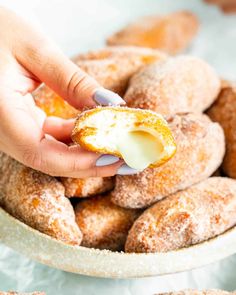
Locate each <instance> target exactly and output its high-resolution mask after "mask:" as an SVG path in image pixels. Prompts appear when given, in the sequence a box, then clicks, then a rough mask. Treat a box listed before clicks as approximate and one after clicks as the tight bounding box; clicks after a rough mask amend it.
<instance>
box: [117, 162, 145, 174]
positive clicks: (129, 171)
mask: <svg viewBox="0 0 236 295" xmlns="http://www.w3.org/2000/svg"><path fill="white" fill-rule="evenodd" d="M139 172H141V171H139V170H136V169H133V168H131V167H129V166H128V165H127V164H124V165H122V166H120V168H119V169H118V170H117V172H116V174H118V175H132V174H137V173H139Z"/></svg>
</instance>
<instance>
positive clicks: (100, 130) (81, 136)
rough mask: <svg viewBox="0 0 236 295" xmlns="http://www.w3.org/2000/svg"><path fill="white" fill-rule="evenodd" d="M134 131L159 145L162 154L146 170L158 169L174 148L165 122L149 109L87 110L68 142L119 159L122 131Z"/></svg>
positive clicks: (99, 108)
mask: <svg viewBox="0 0 236 295" xmlns="http://www.w3.org/2000/svg"><path fill="white" fill-rule="evenodd" d="M134 130H136V131H140V130H142V131H145V132H148V133H150V134H152V135H153V136H155V137H157V138H158V139H159V140H160V141H161V142H162V145H163V151H162V153H161V155H160V157H159V159H158V160H157V161H156V162H155V163H152V164H151V165H150V167H156V166H159V165H161V164H162V163H164V162H166V161H167V160H169V159H170V158H171V157H172V156H173V155H174V153H175V150H176V146H175V142H174V139H173V136H172V134H171V131H170V129H169V127H168V124H167V122H166V121H165V119H164V118H163V117H162V116H161V115H159V114H157V113H155V112H153V111H149V110H141V109H131V108H127V107H112V106H111V107H97V108H95V109H92V110H88V111H86V112H83V113H81V114H80V115H79V116H78V118H77V120H76V123H75V127H74V129H73V131H72V139H73V141H74V142H75V143H76V144H79V145H80V146H81V147H83V148H84V149H87V150H90V151H93V152H100V153H103V154H112V155H115V156H117V157H121V158H122V154H121V153H120V150H119V147H118V144H119V142H121V141H122V140H123V134H124V133H125V132H126V133H127V132H130V131H134Z"/></svg>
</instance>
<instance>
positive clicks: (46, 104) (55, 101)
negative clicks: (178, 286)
mask: <svg viewBox="0 0 236 295" xmlns="http://www.w3.org/2000/svg"><path fill="white" fill-rule="evenodd" d="M33 97H34V100H35V103H36V105H37V106H38V107H39V108H41V109H42V110H43V111H44V112H45V113H46V115H47V116H56V117H60V118H63V119H70V118H75V117H76V116H77V115H78V114H79V111H78V110H76V109H75V108H73V107H72V106H71V105H69V104H68V103H67V102H66V101H65V100H64V99H63V98H61V97H60V96H59V95H57V94H56V93H55V92H54V91H53V90H51V89H50V88H49V87H48V86H46V85H43V86H41V87H39V88H38V89H37V90H36V91H34V93H33Z"/></svg>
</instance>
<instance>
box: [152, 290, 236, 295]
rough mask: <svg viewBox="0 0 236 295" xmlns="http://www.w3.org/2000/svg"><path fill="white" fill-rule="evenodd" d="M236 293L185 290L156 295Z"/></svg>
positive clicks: (222, 294)
mask: <svg viewBox="0 0 236 295" xmlns="http://www.w3.org/2000/svg"><path fill="white" fill-rule="evenodd" d="M235 294H236V292H227V291H224V290H217V289H212V290H203V291H199V290H183V291H176V292H167V293H158V294H156V295H235Z"/></svg>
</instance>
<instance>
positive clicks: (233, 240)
mask: <svg viewBox="0 0 236 295" xmlns="http://www.w3.org/2000/svg"><path fill="white" fill-rule="evenodd" d="M0 224H1V226H0V241H1V242H2V243H4V244H5V245H6V246H9V247H10V248H12V249H14V250H16V251H17V252H19V253H21V254H23V255H25V256H27V257H28V258H31V259H33V260H35V261H37V262H40V263H42V264H46V265H48V266H50V267H53V268H57V269H61V270H64V271H67V272H72V273H77V274H82V275H88V276H94V277H103V278H138V277H147V276H155V275H165V274H171V273H176V272H182V271H187V270H191V269H193V268H197V267H201V266H204V265H207V264H210V263H213V262H215V261H218V260H220V259H223V258H226V257H227V256H230V255H232V254H234V253H236V226H234V227H232V228H231V229H229V230H227V231H226V232H224V233H223V234H221V235H219V236H217V237H215V238H212V239H209V240H207V241H204V242H202V243H199V244H196V245H193V246H191V247H187V248H182V249H178V250H176V251H170V252H165V253H161V252H159V253H124V252H112V251H110V250H99V249H92V248H86V247H82V246H77V245H76V246H73V245H68V244H66V243H63V242H62V241H59V240H56V239H55V238H52V237H50V236H48V235H46V234H44V233H41V232H39V231H38V230H36V229H34V228H31V227H30V226H28V225H27V224H25V223H23V222H21V221H20V220H18V219H16V218H14V217H13V216H11V215H10V214H9V213H7V212H6V211H5V210H4V209H3V208H1V207H0Z"/></svg>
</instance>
